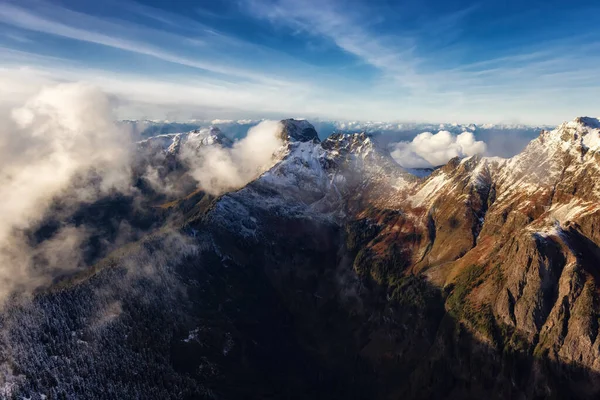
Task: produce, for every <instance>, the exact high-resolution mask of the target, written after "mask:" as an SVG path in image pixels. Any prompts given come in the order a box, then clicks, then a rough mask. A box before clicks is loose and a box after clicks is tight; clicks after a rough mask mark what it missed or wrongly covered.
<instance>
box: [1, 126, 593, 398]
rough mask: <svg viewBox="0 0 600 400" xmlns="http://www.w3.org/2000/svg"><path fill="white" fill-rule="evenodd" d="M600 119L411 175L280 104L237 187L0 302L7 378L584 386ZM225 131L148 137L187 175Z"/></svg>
mask: <svg viewBox="0 0 600 400" xmlns="http://www.w3.org/2000/svg"><path fill="white" fill-rule="evenodd" d="M599 127H600V122H599V121H598V120H596V119H593V118H578V119H576V120H574V121H572V122H569V123H565V124H563V125H561V126H559V127H558V128H557V129H555V130H553V131H543V132H542V133H541V134H540V136H539V137H538V138H536V139H534V140H533V141H532V142H531V143H530V144H529V145H528V146H527V148H526V149H525V150H524V151H523V152H522V153H520V154H518V155H516V156H515V157H512V158H509V159H500V158H486V157H480V156H474V157H470V158H466V159H462V160H460V159H453V160H450V161H449V162H448V163H447V164H446V165H444V166H443V167H441V168H438V169H435V170H434V171H432V172H431V174H430V175H428V176H426V177H417V176H415V175H413V174H411V171H407V170H404V169H402V168H401V167H399V166H398V164H396V163H395V161H394V160H393V159H392V158H391V157H390V156H389V154H388V153H387V152H386V151H385V149H382V148H380V147H379V146H378V145H377V144H376V143H375V142H374V141H373V140H372V138H371V137H370V135H368V134H366V133H358V134H351V135H348V134H337V135H332V136H330V137H329V138H327V139H326V140H323V141H320V140H319V138H318V135H317V132H316V130H315V129H314V127H313V126H312V125H311V124H309V123H308V122H306V121H298V120H284V121H282V123H281V131H280V138H281V139H282V140H283V147H282V148H281V149H279V150H278V151H276V152H275V153H274V154H273V163H274V165H273V167H272V168H270V169H269V170H267V171H266V172H264V173H262V174H260V176H257V177H256V179H254V180H253V181H251V182H250V183H248V184H247V185H246V186H244V187H242V188H240V189H238V190H234V191H230V192H227V193H224V194H222V195H219V196H205V195H204V194H202V188H198V187H196V188H194V192H193V194H191V195H186V196H185V198H182V199H179V200H178V201H177V202H175V203H173V204H175V205H171V206H169V207H166V208H164V210H165V211H164V212H165V213H166V214H167V215H168V216H170V217H172V218H166V221H167V222H166V223H165V225H163V226H162V227H161V229H156V230H155V231H154V233H153V234H151V235H149V236H146V237H144V238H142V239H140V240H139V241H138V242H137V243H133V244H130V245H128V246H126V247H124V248H123V249H120V250H119V251H117V252H114V253H113V254H111V255H110V256H109V257H106V258H105V259H104V260H102V261H100V262H98V263H97V264H96V265H95V266H94V267H93V268H92V269H90V271H86V273H84V274H81V275H80V276H77V277H73V278H70V279H67V280H63V281H61V282H58V283H56V285H54V286H53V287H51V288H48V290H46V291H42V292H40V293H38V294H37V295H36V296H34V298H33V299H32V300H31V302H25V303H20V302H16V303H15V304H14V305H13V307H11V308H9V309H8V311H5V312H4V314H3V315H2V320H1V321H2V326H3V329H4V331H3V333H4V334H3V335H2V336H1V340H0V345H1V346H0V347H1V349H2V352H1V353H0V354H1V356H2V361H3V363H2V366H3V371H4V378H3V382H2V384H3V386H2V388H3V390H4V392H3V393H5V394H6V396H7V397H10V396H13V397H14V396H21V397H28V398H36V399H37V398H42V396H49V397H50V398H58V397H61V396H62V397H67V398H75V397H78V396H79V397H81V396H87V397H93V398H114V397H123V396H125V397H141V398H186V399H187V398H215V397H218V398H268V397H271V398H297V399H302V398H357V399H358V398H365V399H366V398H381V399H390V398H424V399H425V398H427V399H429V398H431V399H433V398H436V399H437V398H449V399H450V398H456V399H462V398H480V397H482V396H486V397H489V398H566V397H569V398H594V397H596V396H597V395H598V394H599V393H600V378H599V377H600V365H599V364H598V360H599V359H600V357H599V356H600V354H598V353H599V351H600V341H599V339H598V329H599V328H598V326H599V324H598V321H599V320H600V309H599V308H598V304H599V301H600V297H599V296H600V293H599V292H598V289H597V288H598V279H599V278H600V275H599V274H598V271H597V266H598V265H599V264H600V250H599V249H598V245H599V244H600V234H598V226H600V220H598V218H599V216H600V214H599V213H598V209H599V207H600V206H598V204H599V203H598V194H597V193H598V191H597V188H596V185H597V183H596V182H597V181H598V179H597V178H598V174H599V172H598V161H599V160H598V158H597V154H598V153H597V151H598V150H599V147H598V144H597V143H600V129H599ZM177 138H179V139H177ZM218 138H219V135H218V132H216V131H214V130H210V131H206V132H193V133H189V134H187V135H186V134H182V135H167V136H165V137H158V138H156V139H150V140H149V141H147V142H143V143H142V144H141V145H140V146H141V147H142V148H146V149H148V148H150V149H155V150H154V153H152V154H151V157H150V160H151V161H152V162H157V163H158V164H160V165H161V166H164V167H165V168H167V169H169V173H175V174H182V175H181V176H183V175H185V173H184V171H182V170H181V166H180V165H179V164H178V163H179V162H180V160H179V159H178V149H180V146H181V145H182V144H183V143H188V142H189V143H197V144H198V145H199V146H211V145H214V144H215V143H216V144H218V145H219V146H222V145H223V144H224V143H223V142H222V141H221V142H220V143H219V141H218V140H219V139H218ZM196 139H197V140H196ZM205 139H206V140H205ZM153 143H155V144H156V147H153V146H154V144H153ZM156 154H160V155H159V156H158V155H156ZM155 156H156V158H154V157H155ZM144 160H145V161H144V162H148V161H147V159H144ZM165 160H167V161H165ZM165 163H166V164H165ZM169 163H171V164H169ZM142 170H143V169H142ZM176 176H178V177H180V175H176ZM179 214H181V215H179ZM83 347H85V348H86V349H89V350H88V351H91V352H93V354H94V355H95V357H94V358H93V359H87V358H85V357H81V354H82V352H81V350H80V349H81V348H83ZM48 366H50V367H51V368H48ZM106 387H109V390H108V391H105V390H104V389H105V388H106Z"/></svg>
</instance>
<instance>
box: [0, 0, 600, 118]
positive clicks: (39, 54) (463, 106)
mask: <svg viewBox="0 0 600 400" xmlns="http://www.w3.org/2000/svg"><path fill="white" fill-rule="evenodd" d="M599 11H600V4H598V2H597V1H563V0H545V1H537V0H535V1H522V0H521V1H515V0H506V1H486V2H473V1H456V0H450V1H441V0H424V1H417V0H414V1H413V0H410V1H392V0H373V1H367V0H350V1H338V0H231V1H225V0H224V1H216V0H212V1H208V0H199V1H198V0H196V1H192V0H189V1H167V0H144V1H137V2H133V1H129V0H121V1H113V0H107V1H88V0H61V1H58V0H54V1H32V0H17V1H10V0H0V96H1V97H2V99H1V100H0V102H1V103H2V105H3V106H10V105H11V104H12V103H18V102H19V101H23V99H26V98H27V97H28V96H30V95H31V94H32V93H34V92H35V91H36V90H38V89H39V87H40V86H43V85H49V84H52V83H54V82H64V81H84V82H89V83H91V84H93V85H97V86H99V87H101V88H102V89H103V90H105V91H107V92H109V93H111V94H113V95H114V98H115V102H116V104H117V105H118V109H119V116H120V117H121V118H144V117H145V118H151V119H164V118H168V119H180V120H182V119H189V118H278V117H307V118H322V119H342V120H356V119H358V120H377V121H421V122H520V123H530V124H553V123H558V122H561V121H563V120H569V119H572V118H574V117H575V116H578V115H594V116H598V115H600V96H599V94H600V91H599V89H600V63H599V61H600V24H599V23H598V16H599V15H600V13H599Z"/></svg>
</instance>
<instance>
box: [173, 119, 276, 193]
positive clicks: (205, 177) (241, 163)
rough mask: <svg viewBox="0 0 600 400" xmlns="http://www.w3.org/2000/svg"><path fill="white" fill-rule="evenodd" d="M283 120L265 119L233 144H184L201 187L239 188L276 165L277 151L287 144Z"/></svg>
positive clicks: (213, 189)
mask: <svg viewBox="0 0 600 400" xmlns="http://www.w3.org/2000/svg"><path fill="white" fill-rule="evenodd" d="M282 129H283V126H282V125H281V123H280V122H279V121H263V122H261V123H259V124H258V125H256V126H254V127H252V128H250V129H249V130H248V134H247V135H246V136H245V137H244V138H243V139H241V140H240V141H238V142H236V143H234V145H233V146H232V147H231V148H227V147H222V146H220V145H213V146H204V147H200V148H199V149H194V148H189V147H184V149H183V152H182V158H183V159H184V161H186V162H187V164H188V165H189V166H190V168H191V171H190V174H191V175H192V177H193V178H194V179H196V180H197V181H198V183H199V185H200V187H201V188H202V189H203V190H205V191H207V192H209V193H211V194H221V193H223V192H226V191H229V190H232V189H238V188H241V187H242V186H244V185H245V184H247V183H248V182H250V181H252V180H253V179H255V178H257V177H258V176H259V175H260V174H261V173H263V172H265V171H266V170H268V169H269V168H271V167H272V166H273V162H274V161H275V157H274V156H273V155H274V153H275V152H276V151H277V150H278V149H280V148H281V146H283V141H282V139H281V138H280V135H279V133H280V132H281V130H282Z"/></svg>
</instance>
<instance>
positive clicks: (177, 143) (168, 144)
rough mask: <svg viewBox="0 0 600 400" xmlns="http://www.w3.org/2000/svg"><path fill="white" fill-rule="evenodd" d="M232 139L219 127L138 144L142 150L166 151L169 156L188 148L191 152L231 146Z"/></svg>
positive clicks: (161, 137)
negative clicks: (205, 148) (205, 147)
mask: <svg viewBox="0 0 600 400" xmlns="http://www.w3.org/2000/svg"><path fill="white" fill-rule="evenodd" d="M232 143H233V142H232V141H231V139H229V138H228V137H226V136H225V135H223V133H222V132H221V130H220V129H219V128H217V127H212V126H211V127H208V128H202V129H195V130H193V131H190V132H186V133H170V134H165V135H157V136H153V137H151V138H148V139H145V140H142V141H140V142H138V146H139V147H140V148H141V149H148V150H151V151H164V152H166V153H168V154H172V155H176V154H179V152H180V151H181V149H182V147H188V148H189V149H190V150H197V149H198V148H200V147H202V146H210V145H213V144H220V145H222V146H226V147H228V146H231V144H232Z"/></svg>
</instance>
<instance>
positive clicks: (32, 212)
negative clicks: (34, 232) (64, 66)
mask: <svg viewBox="0 0 600 400" xmlns="http://www.w3.org/2000/svg"><path fill="white" fill-rule="evenodd" d="M112 110H113V104H112V101H111V99H110V97H108V96H107V95H106V94H104V93H102V92H101V91H100V90H98V89H96V88H94V87H92V86H88V85H85V84H61V85H57V86H53V87H47V88H44V89H42V90H41V91H40V92H39V93H38V94H37V95H35V96H33V97H32V98H31V99H30V100H28V101H27V102H26V103H25V105H24V106H22V107H19V108H15V109H13V110H10V111H5V112H4V113H2V115H0V121H1V122H2V124H1V125H0V300H3V299H4V298H5V297H6V296H8V295H9V294H10V293H11V292H12V291H14V290H19V291H28V290H31V289H34V288H36V287H39V286H41V285H43V284H45V283H48V281H49V280H50V279H51V278H52V277H53V276H55V274H56V273H60V272H61V271H62V272H64V271H68V270H73V269H74V268H77V267H80V266H81V265H82V258H81V252H80V245H81V244H82V243H83V242H84V241H85V240H86V239H87V237H88V235H89V233H88V232H86V230H85V228H82V227H80V228H75V227H73V226H68V225H65V226H63V227H61V228H60V230H59V232H58V233H57V234H56V235H54V236H53V237H52V238H51V239H49V240H46V241H45V242H43V243H42V244H40V245H38V246H35V247H32V246H31V245H30V243H29V241H28V239H27V235H26V233H25V232H26V231H27V230H28V229H30V228H33V227H35V226H36V224H38V223H39V222H40V221H41V220H42V219H43V218H44V217H45V213H46V212H47V211H48V209H49V207H50V206H51V203H52V201H53V199H54V198H55V197H56V196H60V195H62V194H65V193H66V191H67V190H68V189H73V183H74V182H75V181H76V180H77V179H78V178H81V179H82V182H84V181H85V179H88V178H89V177H90V176H92V177H93V181H94V184H93V185H85V186H83V187H80V188H77V189H74V190H69V196H68V197H67V198H66V199H65V201H66V202H67V203H69V204H66V205H67V206H68V205H74V204H77V203H79V202H81V201H93V200H95V199H97V198H98V197H99V196H102V195H104V194H107V193H110V192H112V191H120V192H127V191H128V190H129V189H130V185H129V182H130V176H131V174H130V170H129V159H130V158H129V154H130V152H129V150H130V144H131V143H130V141H129V140H130V139H129V135H126V134H124V132H122V131H121V130H119V129H118V128H117V126H116V125H115V124H114V123H113V121H114V115H113V113H112Z"/></svg>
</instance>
